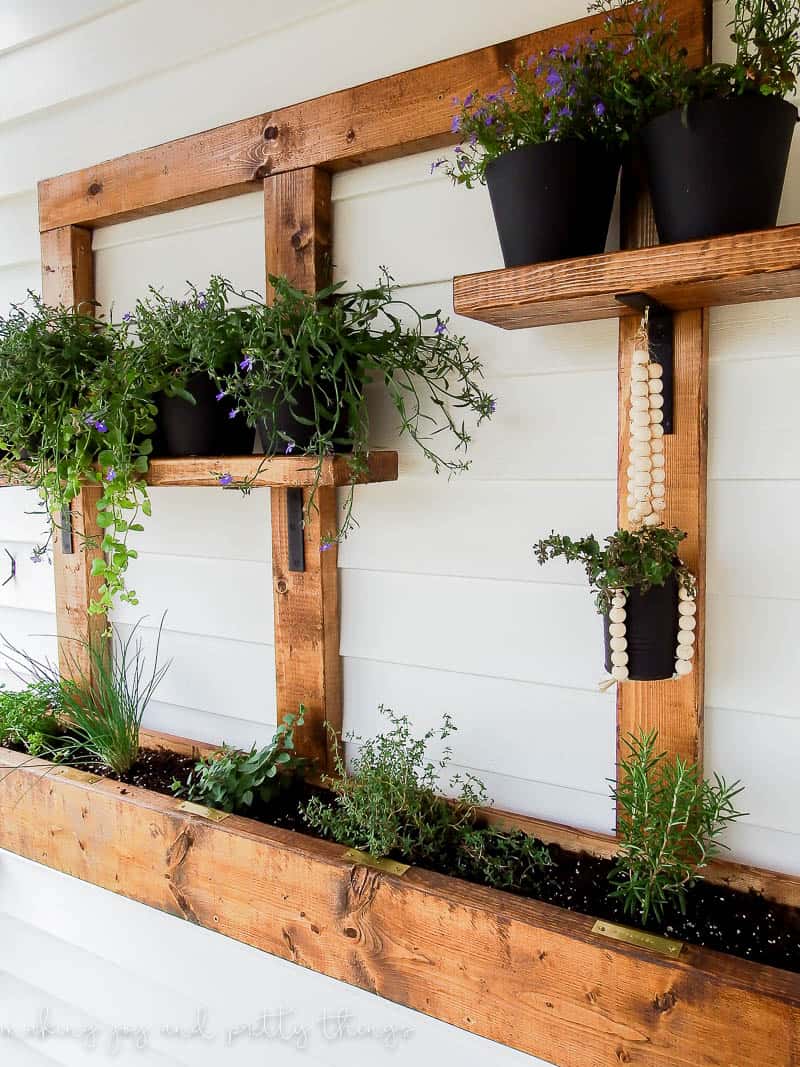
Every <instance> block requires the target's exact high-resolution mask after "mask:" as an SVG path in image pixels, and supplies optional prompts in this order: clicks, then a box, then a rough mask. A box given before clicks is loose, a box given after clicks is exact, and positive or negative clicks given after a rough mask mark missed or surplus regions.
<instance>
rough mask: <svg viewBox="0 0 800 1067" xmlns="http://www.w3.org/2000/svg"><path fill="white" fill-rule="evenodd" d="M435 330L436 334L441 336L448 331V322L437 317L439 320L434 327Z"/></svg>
mask: <svg viewBox="0 0 800 1067" xmlns="http://www.w3.org/2000/svg"><path fill="white" fill-rule="evenodd" d="M433 332H434V333H435V334H439V335H440V336H441V335H442V334H443V333H447V324H446V323H444V322H442V320H441V319H437V320H436V327H435V328H434V331H433Z"/></svg>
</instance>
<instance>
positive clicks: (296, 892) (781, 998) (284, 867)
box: [0, 749, 800, 1067]
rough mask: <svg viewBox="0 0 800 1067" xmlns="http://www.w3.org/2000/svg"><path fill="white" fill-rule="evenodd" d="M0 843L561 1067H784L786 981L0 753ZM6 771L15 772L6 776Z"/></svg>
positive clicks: (792, 1000) (799, 1058)
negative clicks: (610, 934)
mask: <svg viewBox="0 0 800 1067" xmlns="http://www.w3.org/2000/svg"><path fill="white" fill-rule="evenodd" d="M0 764H2V766H3V767H4V768H7V769H6V770H4V772H3V777H2V780H0V809H2V811H3V812H4V818H3V820H2V822H0V847H2V848H6V849H10V850H11V851H12V852H16V853H17V854H19V855H21V856H26V857H27V858H29V859H32V860H36V861H38V862H39V863H43V864H45V865H46V866H48V867H53V868H55V869H57V870H60V871H64V872H66V873H67V874H71V875H73V876H75V877H77V878H81V879H83V880H84V881H87V882H91V883H93V884H94V885H98V886H101V887H103V888H105V889H110V890H112V891H113V892H116V893H120V894H122V895H123V896H126V897H130V898H132V899H133V900H137V901H140V902H141V903H143V904H148V905H150V906H151V907H154V908H159V909H160V910H161V911H165V912H168V913H169V914H171V915H175V916H178V917H180V918H183V919H186V920H188V921H189V922H193V923H197V924H198V925H200V926H204V927H206V928H207V929H210V930H217V931H219V932H220V933H223V934H226V935H227V936H229V937H233V938H235V939H236V940H238V941H242V942H244V943H246V944H248V945H252V946H254V947H256V948H259V949H262V950H263V951H265V952H268V953H271V954H272V955H275V956H279V957H281V958H282V959H286V960H290V961H292V962H294V963H297V964H300V965H301V966H304V967H308V968H310V969H311V970H314V971H318V972H319V973H321V974H326V975H329V976H330V977H332V978H337V979H340V980H342V981H345V982H348V983H349V984H351V985H355V986H358V987H360V988H362V989H366V990H369V991H370V992H373V993H376V994H378V995H380V996H382V997H385V998H387V999H388V1000H392V1001H396V1002H397V1003H399V1004H404V1005H406V1006H408V1007H410V1008H415V1009H416V1010H418V1011H422V1012H424V1013H425V1014H427V1015H431V1016H434V1017H435V1018H438V1019H441V1020H443V1021H445V1022H448V1023H452V1024H454V1025H455V1026H459V1027H461V1028H462V1029H464V1030H469V1031H471V1032H473V1033H475V1034H480V1035H481V1036H483V1037H487V1038H491V1039H492V1040H495V1041H499V1042H502V1043H504V1044H506V1045H510V1046H512V1047H514V1048H517V1049H520V1050H522V1051H523V1052H527V1053H530V1054H532V1055H535V1056H539V1057H541V1058H543V1059H545V1060H548V1061H551V1062H554V1063H556V1064H559V1065H560V1067H608V1065H609V1064H618V1063H623V1064H625V1063H629V1064H636V1065H640V1067H712V1065H713V1067H755V1065H758V1067H793V1065H794V1067H796V1064H797V1063H798V1062H800V976H798V975H795V974H790V973H788V972H785V971H780V970H776V969H774V968H770V967H764V966H760V965H758V964H752V963H747V962H745V961H742V960H738V959H735V958H732V957H727V956H724V955H721V954H719V953H716V952H710V951H707V950H705V949H699V948H694V947H692V946H684V948H683V951H682V952H681V954H680V956H679V958H677V959H671V958H668V957H664V956H661V955H657V954H655V953H654V952H651V951H649V950H647V949H644V948H637V947H635V946H633V945H627V944H623V943H620V942H617V941H613V940H609V939H607V938H605V937H602V936H600V935H598V934H595V933H593V932H592V927H593V925H594V921H593V920H592V919H591V918H590V917H587V916H582V915H577V914H572V913H570V912H566V911H562V910H561V909H559V908H554V907H552V906H550V905H548V904H540V903H537V902H535V901H529V900H523V899H521V898H518V897H514V896H512V895H510V894H507V893H502V892H498V891H496V890H491V889H486V888H482V887H480V886H475V885H471V884H469V883H466V882H462V881H459V880H457V879H454V878H447V877H443V876H441V875H438V874H433V873H430V872H427V871H423V870H419V869H416V868H411V869H410V870H409V871H408V872H407V873H406V874H405V875H403V876H402V877H395V876H393V875H390V874H386V873H382V872H380V871H377V870H374V869H371V868H368V867H364V866H357V865H354V864H353V863H352V861H348V860H346V859H344V858H343V857H344V853H345V851H346V850H345V849H344V848H343V847H342V846H341V845H335V844H332V843H329V842H326V841H318V840H315V839H314V838H310V837H306V836H304V835H301V834H297V833H293V832H290V831H286V830H280V829H276V828H272V827H268V826H264V825H262V824H260V823H257V822H254V821H252V820H249V819H243V818H239V817H236V816H230V817H227V818H225V819H224V820H223V821H222V822H215V821H212V820H210V819H207V818H203V817H201V816H197V815H194V814H191V813H189V812H186V811H182V810H181V808H180V802H179V801H177V800H175V799H172V798H169V797H165V796H161V795H160V794H157V793H152V792H150V791H148V790H145V789H139V788H136V787H133V786H122V785H120V784H119V783H117V782H112V781H109V780H106V779H98V778H96V776H92V775H87V774H84V773H83V772H80V771H74V770H65V769H63V768H58V767H54V766H52V765H48V764H45V763H44V762H43V761H38V760H33V761H31V759H30V758H29V757H25V756H22V755H20V754H19V753H16V752H11V751H9V750H7V749H0ZM11 768H16V769H14V770H11Z"/></svg>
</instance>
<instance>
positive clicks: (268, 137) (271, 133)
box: [264, 126, 278, 141]
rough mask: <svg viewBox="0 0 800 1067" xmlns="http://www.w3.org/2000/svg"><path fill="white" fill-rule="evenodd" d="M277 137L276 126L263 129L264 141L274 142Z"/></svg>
mask: <svg viewBox="0 0 800 1067" xmlns="http://www.w3.org/2000/svg"><path fill="white" fill-rule="evenodd" d="M277 136H278V127H277V126H267V127H265V129H264V140H265V141H274V140H275V138H276V137H277Z"/></svg>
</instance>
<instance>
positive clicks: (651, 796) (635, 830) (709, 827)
mask: <svg viewBox="0 0 800 1067" xmlns="http://www.w3.org/2000/svg"><path fill="white" fill-rule="evenodd" d="M624 743H625V747H626V749H627V752H628V755H627V757H626V758H625V759H623V760H622V761H621V763H620V783H619V785H616V786H612V795H613V798H614V800H615V801H616V804H617V817H618V833H619V838H620V854H619V856H618V858H617V859H616V861H615V863H614V867H613V870H612V871H611V874H610V875H609V877H610V879H611V882H612V884H613V886H614V889H613V890H612V892H611V896H612V897H617V898H620V899H621V900H622V901H623V905H624V908H625V911H626V912H628V913H630V914H635V915H636V916H637V917H638V918H640V919H641V921H642V922H643V923H646V922H647V919H648V917H649V916H650V914H651V913H652V914H653V916H654V917H655V918H656V919H657V920H661V918H662V916H663V911H664V908H665V907H666V906H667V905H668V904H669V903H670V902H675V903H677V904H678V906H679V907H680V909H681V911H683V910H685V906H686V891H687V889H688V888H689V887H690V886H691V885H692V883H693V882H694V881H695V880H696V879H697V878H698V877H699V874H700V871H701V870H702V869H703V868H704V867H705V866H706V865H707V864H708V862H709V861H710V860H711V859H713V858H714V856H715V855H717V854H718V853H719V851H720V849H722V848H725V847H726V846H725V845H723V844H722V843H721V841H720V840H719V839H720V835H721V834H722V832H723V830H724V829H725V828H726V827H727V826H728V825H730V823H732V822H733V821H734V820H735V819H737V818H739V817H740V816H741V815H742V812H739V811H737V810H736V808H735V807H734V804H733V801H734V799H735V798H736V797H737V796H738V795H739V793H741V792H742V787H741V786H740V785H739V783H738V782H734V783H733V785H728V784H727V782H726V781H725V779H724V778H721V777H720V776H719V775H715V776H714V780H713V782H712V781H709V780H708V779H704V778H703V777H702V775H701V773H700V771H699V769H698V767H697V766H696V765H695V764H690V763H688V762H687V761H686V760H683V759H681V757H680V756H676V757H675V759H674V761H673V760H670V759H668V758H667V756H666V755H665V754H664V753H663V752H661V753H659V752H658V749H657V743H658V735H657V733H656V731H652V732H650V733H646V732H645V731H640V732H639V733H638V734H636V735H634V734H630V735H629V736H628V737H626V738H625V739H624Z"/></svg>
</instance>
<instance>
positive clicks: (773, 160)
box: [642, 94, 798, 244]
mask: <svg viewBox="0 0 800 1067" xmlns="http://www.w3.org/2000/svg"><path fill="white" fill-rule="evenodd" d="M797 119H798V113H797V108H796V107H795V106H794V105H793V104H790V103H788V102H787V101H786V100H779V99H777V98H776V97H764V96H757V95H755V94H753V95H752V96H740V97H734V98H733V99H729V100H723V99H719V100H706V101H703V102H701V103H697V104H690V105H689V107H688V109H687V110H686V113H685V115H684V111H683V109H678V110H676V111H670V112H669V113H668V114H666V115H661V116H659V118H657V119H654V120H653V121H652V122H650V123H649V124H648V125H647V126H646V127H645V129H644V131H643V133H642V141H643V149H644V156H645V161H646V166H647V171H648V181H649V185H650V193H651V196H652V198H653V211H654V213H655V220H656V226H657V227H658V235H659V237H660V239H661V241H662V242H664V243H666V244H672V243H674V242H676V241H692V240H698V239H700V238H702V237H714V236H716V235H718V234H724V233H741V232H744V231H746V230H764V229H768V228H769V227H771V226H774V225H775V224H776V222H777V220H778V209H779V208H780V202H781V193H782V192H783V183H784V179H785V177H786V167H787V164H788V161H789V149H790V147H791V143H792V134H793V133H794V127H795V125H796V123H797Z"/></svg>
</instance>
